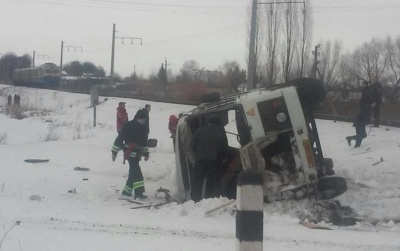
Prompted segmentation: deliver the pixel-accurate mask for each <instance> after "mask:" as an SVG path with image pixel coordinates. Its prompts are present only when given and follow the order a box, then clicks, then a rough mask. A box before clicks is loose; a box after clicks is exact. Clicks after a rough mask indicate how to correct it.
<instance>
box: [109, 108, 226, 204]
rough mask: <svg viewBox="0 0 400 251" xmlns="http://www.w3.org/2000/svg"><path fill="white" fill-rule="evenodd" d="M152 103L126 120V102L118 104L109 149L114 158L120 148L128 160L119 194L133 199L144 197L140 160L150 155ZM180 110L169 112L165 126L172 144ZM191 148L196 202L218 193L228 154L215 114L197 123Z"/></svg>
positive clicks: (192, 195) (224, 136)
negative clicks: (127, 170)
mask: <svg viewBox="0 0 400 251" xmlns="http://www.w3.org/2000/svg"><path fill="white" fill-rule="evenodd" d="M150 110H151V106H150V105H149V104H146V106H145V107H144V108H143V109H139V110H138V111H137V112H136V115H135V116H134V118H133V120H131V121H129V118H128V113H127V111H126V107H125V102H120V103H119V105H118V107H117V117H116V118H117V123H116V126H117V132H118V135H117V137H116V138H115V140H114V144H113V146H112V149H111V156H112V160H113V161H115V159H116V157H117V154H118V152H119V151H120V150H122V151H123V153H124V154H123V156H124V163H125V161H126V160H128V163H129V175H128V179H127V180H126V183H125V186H124V188H123V190H122V195H124V196H132V195H133V197H134V199H139V200H143V199H146V198H147V196H146V195H145V194H144V192H145V186H144V179H143V174H142V171H141V167H140V165H139V161H140V160H141V159H142V158H144V160H145V161H147V160H148V159H149V150H148V147H147V142H148V137H149V132H150V129H149V112H150ZM180 117H182V114H179V115H178V116H176V115H171V116H170V117H169V121H168V129H169V132H170V133H171V138H172V140H173V144H174V151H175V143H176V142H175V140H176V130H177V125H178V120H179V118H180ZM191 147H192V151H193V153H194V156H195V167H194V172H193V174H192V184H191V198H192V200H194V201H195V202H197V201H200V200H201V199H202V198H203V197H214V196H219V195H220V194H221V191H220V180H221V176H222V168H221V167H222V161H223V159H225V158H226V157H227V156H228V151H229V147H228V141H227V138H226V134H225V133H224V130H223V127H222V126H221V123H220V120H219V118H217V117H212V118H209V119H208V121H207V123H206V124H205V125H204V126H202V127H200V128H199V129H198V130H197V131H196V133H195V134H194V135H193V142H192V145H191Z"/></svg>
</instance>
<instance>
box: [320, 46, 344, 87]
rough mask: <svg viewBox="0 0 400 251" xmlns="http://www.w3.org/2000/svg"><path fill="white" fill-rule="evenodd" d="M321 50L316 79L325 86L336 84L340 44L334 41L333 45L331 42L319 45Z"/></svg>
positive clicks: (337, 80) (338, 77)
mask: <svg viewBox="0 0 400 251" xmlns="http://www.w3.org/2000/svg"><path fill="white" fill-rule="evenodd" d="M321 50H322V51H321V57H320V63H319V67H318V78H319V79H320V80H321V81H323V82H324V84H325V86H332V85H335V84H338V82H339V79H340V75H339V72H340V71H339V65H340V54H341V50H342V46H341V43H340V42H339V41H335V42H334V44H333V45H332V42H331V41H327V42H324V43H321Z"/></svg>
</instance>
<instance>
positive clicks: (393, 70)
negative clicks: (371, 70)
mask: <svg viewBox="0 0 400 251" xmlns="http://www.w3.org/2000/svg"><path fill="white" fill-rule="evenodd" d="M384 48H385V55H386V60H387V67H386V68H385V77H386V78H387V80H388V83H390V87H391V88H392V91H391V92H390V95H389V99H390V100H392V101H394V100H398V99H399V96H400V92H399V88H400V78H399V77H400V37H399V36H398V37H397V38H396V40H395V41H394V42H393V41H392V38H391V37H390V36H388V37H387V38H386V41H385V44H384Z"/></svg>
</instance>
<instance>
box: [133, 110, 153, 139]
mask: <svg viewBox="0 0 400 251" xmlns="http://www.w3.org/2000/svg"><path fill="white" fill-rule="evenodd" d="M141 110H142V111H145V112H146V121H145V123H144V126H145V127H146V137H147V138H146V139H149V133H150V118H149V113H150V111H151V105H149V104H146V105H145V106H144V108H142V109H141ZM135 116H136V115H135Z"/></svg>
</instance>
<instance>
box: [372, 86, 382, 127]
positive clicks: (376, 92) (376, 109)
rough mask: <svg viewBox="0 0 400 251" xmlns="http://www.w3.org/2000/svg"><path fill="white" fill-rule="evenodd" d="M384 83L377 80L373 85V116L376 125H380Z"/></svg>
mask: <svg viewBox="0 0 400 251" xmlns="http://www.w3.org/2000/svg"><path fill="white" fill-rule="evenodd" d="M382 91H383V87H382V84H381V83H380V82H379V81H378V80H376V81H375V83H374V84H373V85H372V87H371V93H372V101H373V102H374V105H373V107H372V118H373V125H374V127H379V124H380V118H379V117H380V109H381V104H382Z"/></svg>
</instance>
